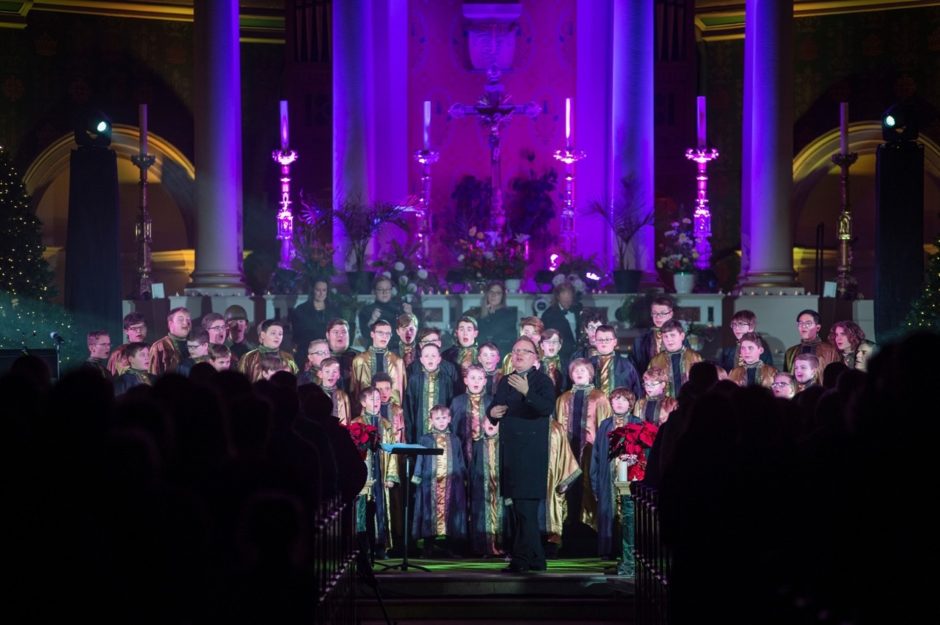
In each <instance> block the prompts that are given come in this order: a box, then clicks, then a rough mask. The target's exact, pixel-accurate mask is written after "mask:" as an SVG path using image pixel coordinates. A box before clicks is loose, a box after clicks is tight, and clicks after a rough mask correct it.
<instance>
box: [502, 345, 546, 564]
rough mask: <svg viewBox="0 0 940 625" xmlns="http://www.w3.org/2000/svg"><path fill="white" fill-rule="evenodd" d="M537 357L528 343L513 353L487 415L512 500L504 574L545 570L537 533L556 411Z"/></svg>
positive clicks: (504, 486) (506, 492)
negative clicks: (508, 558)
mask: <svg viewBox="0 0 940 625" xmlns="http://www.w3.org/2000/svg"><path fill="white" fill-rule="evenodd" d="M537 361H538V351H537V349H536V347H535V343H534V342H532V340H531V339H529V338H528V337H522V338H519V339H518V340H516V342H515V343H514V344H513V347H512V367H513V373H512V374H510V375H508V376H504V377H503V378H502V379H501V380H500V381H499V385H498V386H497V387H496V394H495V396H494V397H493V403H492V404H491V405H490V409H489V412H488V413H487V415H488V417H489V419H490V421H491V422H493V423H499V424H500V426H499V430H500V432H499V444H500V449H499V452H500V486H501V488H502V496H503V497H506V498H509V499H512V506H511V510H512V515H513V521H514V530H515V531H514V534H513V540H512V549H511V551H510V556H511V558H512V559H511V561H510V563H509V566H508V567H506V569H505V570H506V571H507V572H510V573H526V572H528V571H544V570H545V552H544V551H543V550H542V540H541V535H540V532H539V521H538V508H539V500H541V499H545V491H546V489H547V488H548V486H547V480H548V427H549V418H550V415H551V414H552V410H553V409H554V407H555V387H554V385H553V384H552V380H551V378H549V377H548V376H547V375H545V374H544V373H542V372H541V371H539V370H538V369H535V368H534V366H535V363H536V362H537Z"/></svg>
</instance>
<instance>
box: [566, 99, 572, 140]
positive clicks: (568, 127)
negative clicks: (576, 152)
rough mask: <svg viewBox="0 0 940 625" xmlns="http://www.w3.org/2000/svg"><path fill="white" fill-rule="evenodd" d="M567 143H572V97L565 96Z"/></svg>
mask: <svg viewBox="0 0 940 625" xmlns="http://www.w3.org/2000/svg"><path fill="white" fill-rule="evenodd" d="M565 145H571V98H565Z"/></svg>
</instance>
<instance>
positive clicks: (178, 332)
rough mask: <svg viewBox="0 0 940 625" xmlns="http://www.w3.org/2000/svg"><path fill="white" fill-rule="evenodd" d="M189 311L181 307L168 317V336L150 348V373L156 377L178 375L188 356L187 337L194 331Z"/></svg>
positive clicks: (172, 311) (173, 310)
mask: <svg viewBox="0 0 940 625" xmlns="http://www.w3.org/2000/svg"><path fill="white" fill-rule="evenodd" d="M192 325H193V319H192V317H191V316H190V314H189V310H187V309H186V308H184V307H182V306H180V307H178V308H174V309H172V310H171V311H170V312H169V314H168V315H167V316H166V327H167V335H166V336H164V337H163V338H162V339H159V340H157V341H155V342H154V343H153V344H152V345H151V346H150V373H152V374H153V375H155V376H160V375H163V374H164V373H176V369H177V367H179V364H180V363H181V362H182V361H183V358H185V355H186V337H188V336H189V331H190V330H191V329H192Z"/></svg>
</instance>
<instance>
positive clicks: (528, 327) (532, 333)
mask: <svg viewBox="0 0 940 625" xmlns="http://www.w3.org/2000/svg"><path fill="white" fill-rule="evenodd" d="M544 331H545V324H544V323H542V320H541V319H539V318H538V317H523V318H522V319H520V320H519V337H520V338H522V337H526V338H528V339H529V340H531V341H532V342H533V343H535V349H536V350H537V351H538V353H539V354H541V353H542V348H541V347H540V346H539V343H541V342H542V332H544ZM500 371H502V372H503V375H509V374H510V373H512V372H513V367H512V354H506V355H505V356H503V365H502V367H500Z"/></svg>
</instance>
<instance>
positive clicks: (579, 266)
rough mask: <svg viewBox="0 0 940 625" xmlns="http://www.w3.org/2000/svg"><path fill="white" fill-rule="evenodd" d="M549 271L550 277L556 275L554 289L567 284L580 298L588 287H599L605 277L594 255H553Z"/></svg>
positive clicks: (553, 280)
mask: <svg viewBox="0 0 940 625" xmlns="http://www.w3.org/2000/svg"><path fill="white" fill-rule="evenodd" d="M548 271H549V275H551V274H552V273H554V275H552V277H551V280H550V281H551V284H552V286H553V287H556V286H558V285H559V284H564V283H565V282H567V283H568V284H570V285H571V286H572V287H574V290H575V293H577V294H578V295H579V296H580V295H583V294H584V293H585V292H586V291H587V290H588V286H597V284H598V282H600V279H601V276H603V275H604V271H603V270H602V269H601V268H600V266H599V265H598V264H597V259H596V257H595V256H594V255H593V254H592V255H591V256H587V257H585V256H580V255H578V254H561V255H556V254H552V255H551V256H550V262H549V266H548ZM536 280H538V276H536Z"/></svg>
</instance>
